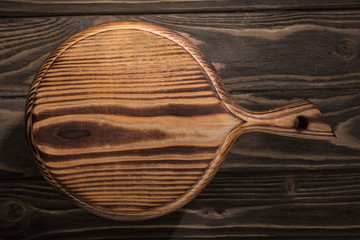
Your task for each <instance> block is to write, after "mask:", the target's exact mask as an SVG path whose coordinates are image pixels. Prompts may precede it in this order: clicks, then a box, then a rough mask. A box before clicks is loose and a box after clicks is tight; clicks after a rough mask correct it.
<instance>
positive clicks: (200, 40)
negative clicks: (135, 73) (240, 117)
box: [0, 11, 360, 97]
mask: <svg viewBox="0 0 360 240" xmlns="http://www.w3.org/2000/svg"><path fill="white" fill-rule="evenodd" d="M129 18H132V19H140V20H144V21H148V22H152V23H156V24H158V25H161V26H164V27H168V28H170V29H173V30H175V31H177V32H179V33H180V34H183V35H184V36H185V37H187V38H189V39H190V40H191V41H192V42H193V43H195V44H196V45H197V46H198V47H200V48H201V50H202V51H203V52H204V53H205V55H206V56H207V57H208V59H209V60H210V61H211V62H212V63H213V64H214V65H215V67H216V68H217V70H218V71H219V73H220V74H221V76H222V79H223V81H224V83H225V84H226V88H227V89H228V90H229V91H231V92H232V93H235V92H244V91H247V92H252V91H270V90H284V91H286V90H289V89H292V90H293V89H304V90H305V89H309V90H310V89H356V88H359V87H360V86H359V82H358V81H357V80H358V78H359V69H358V66H359V64H360V60H359V58H358V57H357V56H358V54H357V53H358V49H359V48H358V46H359V45H360V40H359V34H358V33H359V31H360V24H359V22H360V20H359V19H360V14H359V11H312V12H306V11H305V12H274V13H272V12H260V13H259V12H254V13H251V12H250V13H249V12H247V13H246V14H244V13H229V14H169V15H166V14H163V15H142V16H98V17H97V16H84V17H59V18H55V17H54V18H19V19H18V18H15V19H11V18H8V19H6V18H3V19H0V23H1V25H2V26H6V27H4V28H3V29H2V39H3V42H2V45H1V55H0V58H1V59H2V61H1V62H0V67H1V68H2V69H4V71H2V72H0V83H1V84H0V85H1V86H0V95H1V96H2V97H6V96H9V97H11V96H26V95H27V92H28V89H29V85H30V83H31V81H32V79H33V77H34V75H35V74H36V71H37V69H38V68H39V67H40V66H41V64H42V62H43V61H44V60H45V59H46V57H47V56H48V55H49V53H50V52H51V51H52V50H53V49H55V48H56V47H57V46H58V45H59V44H60V43H61V42H63V41H65V40H66V39H67V38H69V37H71V36H72V35H73V34H75V33H77V32H80V31H81V30H83V29H85V28H88V27H91V26H92V25H95V24H100V23H104V22H108V21H115V20H124V19H129ZM230 19H231V21H230ZM294 46H296V47H294ZM310 63H311V64H310ZM9 83H11V84H10V85H9Z"/></svg>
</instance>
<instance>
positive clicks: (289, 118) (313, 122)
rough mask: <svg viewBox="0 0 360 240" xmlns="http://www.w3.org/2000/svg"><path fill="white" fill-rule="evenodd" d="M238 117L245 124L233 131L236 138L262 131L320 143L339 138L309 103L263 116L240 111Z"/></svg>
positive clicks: (263, 114)
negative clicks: (319, 141) (316, 140)
mask: <svg viewBox="0 0 360 240" xmlns="http://www.w3.org/2000/svg"><path fill="white" fill-rule="evenodd" d="M236 115H238V117H239V118H241V119H243V120H244V121H245V123H243V124H240V125H238V126H237V127H236V128H235V129H234V131H235V132H236V133H237V135H240V134H242V133H245V132H249V131H260V132H268V133H273V134H277V135H283V136H291V137H298V138H310V139H318V140H332V139H334V138H336V136H335V134H334V132H333V131H332V129H331V127H330V125H329V124H328V123H327V122H326V120H325V119H324V117H323V116H322V114H321V112H320V111H319V110H318V108H317V107H316V106H315V105H314V104H312V103H311V102H310V101H308V100H304V101H300V102H296V103H293V104H290V105H286V106H283V107H279V108H275V109H271V110H268V111H262V112H255V111H249V110H246V109H244V108H241V107H239V108H237V111H236Z"/></svg>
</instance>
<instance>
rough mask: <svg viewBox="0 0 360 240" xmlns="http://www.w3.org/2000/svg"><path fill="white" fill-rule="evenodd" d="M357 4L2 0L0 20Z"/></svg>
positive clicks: (330, 0)
mask: <svg viewBox="0 0 360 240" xmlns="http://www.w3.org/2000/svg"><path fill="white" fill-rule="evenodd" d="M359 6H360V4H359V2H358V1H356V0H343V1H341V2H340V1H337V0H327V1H321V0H312V1H309V0H302V1H299V0H297V1H295V0H278V1H270V0H253V1H245V0H225V1H224V0H213V1H209V0H192V1H187V0H171V1H169V0H150V1H149V0H147V1H138V0H128V1H118V0H107V1H88V0H78V1H65V0H60V1H45V0H37V1H34V0H18V1H12V0H3V1H1V2H0V16H2V17H20V16H36V17H38V16H54V15H89V14H93V15H96V14H97V15H98V14H147V13H189V12H195V13H199V12H207V13H208V12H236V11H244V10H247V11H249V10H250V11H254V10H278V9H281V10H301V9H310V10H313V9H357V8H359Z"/></svg>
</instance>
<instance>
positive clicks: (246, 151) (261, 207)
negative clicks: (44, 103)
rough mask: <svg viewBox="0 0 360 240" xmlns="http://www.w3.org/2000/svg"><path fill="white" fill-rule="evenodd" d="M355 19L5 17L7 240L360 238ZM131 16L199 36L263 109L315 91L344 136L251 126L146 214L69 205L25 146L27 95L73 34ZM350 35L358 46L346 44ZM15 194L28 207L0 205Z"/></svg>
mask: <svg viewBox="0 0 360 240" xmlns="http://www.w3.org/2000/svg"><path fill="white" fill-rule="evenodd" d="M339 4H340V5H341V4H342V2H341V3H339ZM358 16H359V14H358V11H341V10H337V11H300V12H281V11H280V12H254V13H250V12H241V13H234V14H174V15H166V14H164V15H141V16H88V17H59V18H17V19H15V18H14V19H4V18H3V19H0V24H1V27H2V29H3V30H2V32H1V34H2V40H3V41H1V45H0V46H1V54H0V57H1V59H2V62H1V63H0V64H1V65H0V68H1V71H0V81H1V99H0V109H1V114H0V119H1V120H0V122H1V126H0V152H1V161H0V179H1V184H2V185H1V193H0V199H1V202H2V205H1V206H6V208H1V214H0V215H1V223H0V225H1V228H0V238H1V239H50V238H51V239H64V238H66V239H89V238H91V239H104V238H106V239H119V238H125V239H129V238H141V239H199V238H204V236H206V238H207V239H259V238H261V239H358V238H359V237H360V236H359V229H360V227H359V226H360V223H359V217H358V216H359V209H360V205H359V199H360V195H359V191H358V185H359V181H358V175H359V174H358V173H359V164H360V162H359V154H360V151H359V149H360V148H359V136H360V134H359V132H358V130H357V129H358V127H357V126H358V125H359V119H360V118H359V104H358V103H359V101H360V96H359V91H358V88H359V78H358V74H357V72H358V66H359V58H358V54H356V53H357V51H358V45H359V42H358V38H357V35H358V32H359V18H358ZM128 18H139V19H142V20H146V21H151V22H154V23H158V24H161V25H162V26H166V27H169V28H171V29H175V30H177V31H178V32H181V33H182V34H184V35H185V36H187V37H190V38H191V40H192V41H193V42H194V43H196V45H198V46H199V47H200V48H201V49H202V50H203V51H204V52H205V54H206V55H207V56H208V57H209V58H210V60H211V61H212V62H213V63H215V66H216V67H217V69H218V70H219V71H220V73H221V75H222V76H223V77H224V82H225V85H226V87H227V89H228V90H230V92H231V95H232V97H233V98H234V99H235V101H236V102H237V103H239V104H240V105H241V106H244V107H246V108H248V109H253V110H266V109H270V108H274V107H278V106H281V105H286V104H289V103H291V102H294V101H296V100H299V99H304V98H306V99H309V100H310V101H312V102H313V103H315V104H316V105H317V106H318V107H319V108H320V110H321V111H322V112H323V113H324V115H325V117H326V119H327V120H328V121H329V123H330V125H331V126H332V127H334V129H335V132H336V134H337V139H336V140H334V141H331V142H330V143H328V144H325V145H324V144H323V143H321V142H320V141H316V140H301V139H290V138H287V137H280V136H276V135H271V134H264V133H247V134H245V135H243V136H241V137H240V139H239V141H238V142H237V143H235V145H234V147H233V148H232V149H231V152H230V154H229V155H228V157H227V160H226V161H225V163H224V164H223V166H222V168H221V170H220V171H219V172H218V174H217V175H216V177H215V178H214V180H213V181H212V182H211V183H210V185H209V186H208V187H207V188H206V189H205V190H204V191H203V192H202V194H200V195H199V196H198V197H197V198H196V199H194V200H193V201H192V202H191V203H190V204H188V205H187V206H186V207H184V208H181V209H179V210H177V211H176V212H174V213H171V214H168V215H166V216H164V217H160V218H157V219H153V220H149V221H144V222H134V223H121V222H118V221H111V220H106V219H104V218H101V217H97V216H95V215H92V214H89V213H86V212H85V211H83V210H81V209H79V208H77V207H75V206H73V205H71V204H70V203H69V201H67V200H64V199H63V198H61V197H60V196H59V195H58V194H57V193H56V192H55V191H53V190H52V188H51V187H50V186H49V185H48V184H47V183H46V182H45V181H44V180H43V178H42V177H41V176H40V175H39V171H38V169H37V168H36V166H35V164H34V163H33V161H32V159H31V154H30V152H29V151H28V149H27V147H26V141H25V138H24V132H25V128H24V126H23V108H24V106H25V97H26V92H27V91H28V86H29V84H30V82H31V80H32V78H33V76H34V74H35V73H36V71H37V70H38V68H39V67H40V65H41V63H42V62H43V61H44V60H45V58H46V56H47V55H48V54H49V53H50V52H51V51H52V49H54V48H55V47H56V46H57V45H58V44H60V43H61V42H62V41H64V40H65V39H66V38H68V37H70V36H71V35H73V34H75V33H76V32H78V31H80V30H82V29H84V28H87V27H89V26H91V25H93V24H95V23H102V22H104V21H113V20H121V19H128ZM208 25H210V26H211V28H209V26H208ZM195 26H196V28H195ZM223 29H231V31H228V32H227V33H224V31H223ZM256 29H261V31H265V32H266V34H255V31H256ZM290 30H294V31H290ZM246 32H250V33H252V34H251V35H248V37H246V35H244V34H245V33H246ZM284 33H286V34H284ZM343 39H347V40H351V42H353V43H354V44H355V45H354V44H345V45H343V44H342V40H343ZM218 46H221V47H218ZM344 46H350V47H349V48H343V47H344ZM270 48H271V50H270ZM341 49H349V50H350V51H340V50H341ZM294 51H296V54H294ZM340 53H341V54H340ZM348 53H350V54H348ZM354 53H355V54H354ZM349 56H350V57H349ZM307 59H311V60H309V61H308V60H307ZM254 143H256V144H254ZM325 149H326V150H325ZM12 201H16V203H17V204H19V205H20V204H21V206H24V207H25V209H26V214H24V215H21V214H20V215H16V214H14V210H16V209H17V208H16V206H17V205H16V204H15V205H9V204H3V203H9V202H10V203H11V202H12ZM9 206H13V207H12V208H8V207H9ZM20 209H21V208H20ZM4 210H6V211H4ZM19 212H20V213H21V211H19ZM19 212H18V213H19ZM10 216H13V217H10ZM14 216H19V218H16V217H14ZM4 221H5V222H8V223H7V224H6V225H5V223H4ZM9 222H10V223H9Z"/></svg>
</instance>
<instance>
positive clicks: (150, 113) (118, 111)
mask: <svg viewBox="0 0 360 240" xmlns="http://www.w3.org/2000/svg"><path fill="white" fill-rule="evenodd" d="M218 113H227V111H226V109H225V107H224V105H223V104H222V103H221V102H218V103H215V104H201V105H200V104H199V103H198V104H195V103H194V104H191V105H190V104H174V103H171V104H166V105H165V106H159V107H155V106H154V107H140V106H138V107H128V106H121V105H120V104H118V105H117V104H114V103H111V102H109V105H105V106H104V105H99V104H96V101H94V104H88V105H83V106H69V107H65V106H64V107H63V108H62V109H61V110H57V111H55V110H53V109H49V110H44V111H42V112H41V113H40V114H34V115H33V116H34V118H33V119H34V121H41V120H44V119H47V118H50V117H57V116H66V115H72V114H77V115H78V114H111V115H123V116H137V117H155V116H196V115H209V114H218Z"/></svg>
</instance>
